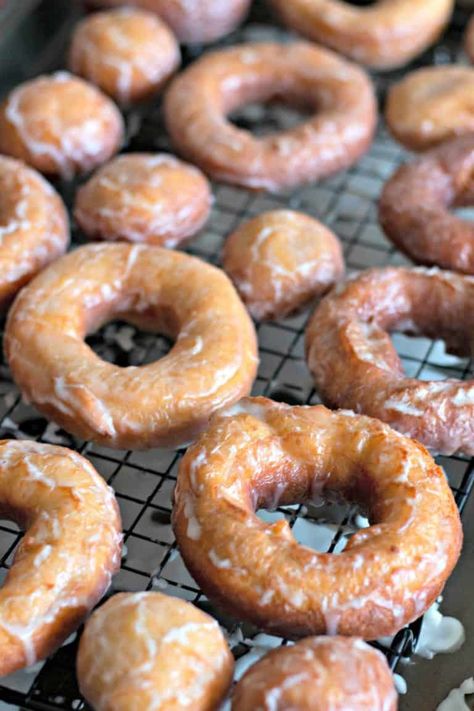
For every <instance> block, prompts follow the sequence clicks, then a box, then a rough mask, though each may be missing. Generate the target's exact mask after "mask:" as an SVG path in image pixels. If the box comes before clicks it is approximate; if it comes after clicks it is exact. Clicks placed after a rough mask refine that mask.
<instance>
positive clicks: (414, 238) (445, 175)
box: [379, 134, 474, 274]
mask: <svg viewBox="0 0 474 711" xmlns="http://www.w3.org/2000/svg"><path fill="white" fill-rule="evenodd" d="M473 178H474V134H472V135H468V136H462V137H461V138H454V139H452V140H451V141H447V142H445V143H442V144H441V145H440V146H438V147H437V148H433V149H432V150H431V151H430V152H428V153H426V154H425V155H423V156H422V157H421V158H419V159H418V160H416V161H414V162H413V163H409V164H407V165H404V166H402V167H401V168H399V170H397V171H396V173H395V174H394V175H393V176H392V178H391V179H390V180H389V181H388V182H387V183H386V185H385V187H384V189H383V192H382V196H381V198H380V205H379V219H380V224H381V225H382V227H383V229H384V230H385V233H386V234H387V235H388V237H390V239H391V240H392V241H393V242H394V243H395V244H396V245H397V247H398V248H399V249H401V250H402V251H403V252H405V253H406V254H408V256H409V257H411V258H412V259H413V260H414V261H415V262H420V263H422V264H437V265H439V266H440V267H444V268H446V269H453V270H455V271H460V272H465V273H467V274H474V224H473V223H472V222H469V221H468V220H463V219H460V218H459V217H457V216H456V215H452V214H451V213H450V212H449V209H450V208H451V207H453V206H459V205H469V204H471V205H472V204H474V179H473Z"/></svg>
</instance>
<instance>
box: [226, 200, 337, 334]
mask: <svg viewBox="0 0 474 711" xmlns="http://www.w3.org/2000/svg"><path fill="white" fill-rule="evenodd" d="M223 267H224V270H225V271H226V272H227V274H228V275H229V276H230V278H231V279H232V281H233V282H234V284H235V286H236V288H237V291H238V292H239V294H240V296H241V298H242V300H243V302H244V303H245V304H246V306H247V308H248V310H249V311H250V313H251V314H252V316H253V317H254V318H256V319H261V320H262V319H270V318H280V317H282V316H286V315H288V314H290V313H292V312H294V311H295V310H297V309H299V308H301V307H302V306H304V305H305V304H306V303H307V302H308V301H310V300H311V299H313V298H315V297H316V296H320V295H321V294H324V292H326V291H327V290H328V289H329V288H330V287H331V286H332V285H333V284H334V282H335V281H337V280H338V279H339V278H340V277H341V276H342V274H343V273H344V260H343V257H342V249H341V245H340V243H339V240H338V239H337V237H336V235H334V234H333V233H332V232H331V231H330V230H328V229H327V228H326V227H324V225H322V224H321V223H320V222H318V220H315V219H313V218H311V217H309V216H307V215H304V214H303V213H301V212H294V211H292V210H273V211H272V212H265V213H263V214H262V215H259V216H258V217H254V218H253V219H252V220H249V221H248V222H245V223H244V224H243V225H241V226H240V227H238V228H237V230H235V232H233V233H232V234H231V235H230V237H229V238H228V239H227V241H226V243H225V246H224V252H223Z"/></svg>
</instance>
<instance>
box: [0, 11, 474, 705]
mask: <svg viewBox="0 0 474 711" xmlns="http://www.w3.org/2000/svg"><path fill="white" fill-rule="evenodd" d="M79 12H80V10H79V5H78V4H77V3H76V4H74V3H72V2H71V0H44V1H43V2H42V3H39V4H38V5H37V7H36V8H35V10H34V11H33V12H32V13H31V14H30V15H29V16H28V17H27V19H26V20H24V21H23V23H21V24H20V26H19V27H18V31H17V32H16V34H14V35H11V34H10V36H9V37H7V38H5V37H4V36H3V42H2V35H1V34H0V67H1V68H2V71H1V74H0V81H1V85H0V94H3V93H5V92H6V91H7V89H9V88H10V87H11V86H12V85H13V84H14V83H15V82H17V81H20V80H23V79H25V78H26V77H28V76H33V75H35V74H38V73H40V72H41V71H47V70H50V69H53V68H56V67H60V66H62V62H63V56H64V48H65V46H66V42H67V37H68V35H69V32H70V29H71V27H72V25H73V23H74V21H75V20H76V18H77V16H78V15H79ZM466 19H467V13H466V12H464V11H462V10H458V11H457V12H456V15H455V17H454V19H453V22H452V25H451V27H450V29H449V30H448V32H447V33H446V35H445V37H444V38H443V39H442V40H441V41H440V42H439V44H438V45H437V46H436V47H435V48H434V49H432V50H430V51H428V52H427V53H426V54H425V55H424V56H423V57H422V58H421V59H418V60H417V62H416V64H415V65H414V66H421V65H429V64H433V63H449V62H452V61H456V60H459V59H462V53H461V50H460V45H461V37H462V30H463V28H464V25H465V22H466ZM45 27H47V31H46V30H45V29H44V28H45ZM289 37H291V34H290V33H288V32H287V31H286V30H284V29H283V28H281V27H279V26H278V25H277V24H276V22H275V21H274V18H272V17H271V14H270V11H269V10H268V8H267V7H266V6H265V4H264V3H263V2H259V1H258V0H257V1H256V2H255V3H254V7H253V10H252V13H251V16H250V18H249V20H248V22H247V23H246V24H245V25H244V27H242V28H241V29H240V30H239V31H237V32H236V33H234V35H232V36H231V37H229V38H226V40H225V41H224V42H222V43H221V45H222V44H227V45H228V44H232V43H235V42H239V41H246V40H265V39H275V38H278V39H286V38H289ZM12 43H13V46H14V47H15V52H14V56H15V57H16V58H19V57H23V60H22V61H21V62H16V64H15V71H13V72H4V71H3V68H4V67H5V66H6V61H7V56H11V46H12ZM201 51H202V50H201V49H200V48H193V49H192V50H186V51H185V53H184V54H185V56H184V61H185V62H189V61H190V60H192V59H194V58H195V57H196V56H198V55H199V54H200V53H201ZM25 57H28V61H25ZM405 71H406V70H405ZM402 73H403V72H400V71H399V72H392V73H389V74H379V75H374V80H375V84H376V87H377V91H378V94H379V97H380V102H381V104H383V100H384V93H385V90H386V88H387V87H388V86H389V85H390V83H391V82H393V81H394V80H396V79H397V78H399V76H400V75H401V74H402ZM233 119H234V120H235V121H236V123H238V124H239V125H240V126H243V127H246V128H249V129H251V130H254V131H255V132H257V133H263V132H268V131H272V130H273V131H274V130H278V129H279V128H282V127H285V126H287V125H289V123H291V122H293V121H294V120H295V115H294V112H292V111H288V110H287V109H284V108H282V107H279V106H266V107H262V106H251V107H247V108H246V109H245V110H243V111H241V112H239V114H238V115H236V116H235V117H233ZM126 120H127V125H128V143H127V146H126V150H129V151H136V150H152V151H153V150H170V146H169V143H168V141H167V137H166V131H165V129H164V126H163V124H162V121H161V109H160V105H159V102H157V103H155V104H153V105H151V106H148V107H147V108H145V109H141V110H139V111H132V112H131V113H129V114H128V115H127V116H126ZM406 157H407V155H406V153H405V152H404V151H403V149H401V148H400V147H399V146H398V145H397V144H396V143H394V141H393V140H392V139H391V138H390V137H389V136H388V134H387V132H386V130H385V129H384V127H383V125H381V126H380V128H379V131H378V134H377V137H376V140H375V142H374V144H373V146H372V148H371V150H370V151H369V152H368V153H367V155H366V156H364V157H363V158H362V159H361V160H360V161H359V162H358V164H357V165H355V166H354V167H353V168H351V169H350V170H348V171H346V172H343V173H340V174H338V175H336V176H334V177H333V178H330V179H328V180H324V181H321V182H320V183H318V184H315V185H311V186H307V187H304V188H301V189H300V190H298V191H296V192H292V193H290V194H286V195H269V194H265V193H255V192H249V191H247V190H244V189H239V188H234V187H229V186H224V185H218V184H216V185H214V195H215V204H214V208H213V211H212V216H211V219H210V221H209V222H208V224H207V225H206V226H205V228H204V229H203V230H202V232H201V234H200V235H199V236H198V237H197V238H196V239H194V240H193V241H192V242H191V243H190V244H189V245H188V247H187V251H189V252H190V253H192V254H195V255H198V256H199V257H201V258H203V259H205V260H207V261H210V262H212V263H217V264H218V263H219V255H220V251H221V247H222V244H223V241H224V238H225V236H226V235H228V234H229V233H230V232H231V231H232V230H233V229H234V228H235V227H236V226H237V225H238V224H240V223H241V222H242V221H243V220H246V219H248V218H250V217H252V216H253V215H256V214H258V213H260V212H262V211H264V210H270V209H275V208H281V207H290V208H294V209H300V210H302V211H304V212H306V213H308V214H310V215H314V216H315V217H317V218H318V219H320V220H322V221H323V222H324V223H325V224H327V225H328V226H329V227H330V228H332V229H333V230H334V231H335V232H336V234H337V235H338V236H339V237H340V239H341V240H342V243H343V246H344V254H345V259H346V264H347V269H348V271H354V270H361V269H364V268H367V267H370V266H382V265H402V264H408V263H409V262H408V261H407V260H406V259H405V258H404V257H403V256H402V255H401V254H400V253H399V252H398V251H397V250H396V249H395V248H394V247H393V246H392V245H391V243H390V242H389V241H388V240H387V239H386V237H385V236H384V235H383V233H382V231H381V229H380V227H379V226H378V222H377V210H376V202H377V196H378V194H379V192H380V189H381V186H382V185H383V183H384V181H385V180H386V178H387V177H388V176H389V175H390V174H391V173H392V172H393V170H394V169H395V168H396V166H398V165H399V164H400V163H401V162H402V161H403V160H404V159H406ZM56 187H57V188H58V189H59V190H60V192H61V193H62V194H63V197H64V199H65V201H66V203H67V204H68V205H69V206H70V205H71V200H72V197H73V195H74V190H75V186H74V185H71V184H67V183H57V184H56ZM82 241H83V239H82V237H81V235H80V234H79V233H78V231H77V229H75V228H73V242H74V243H75V244H78V243H81V242H82ZM308 315H309V312H308V311H306V312H304V313H303V314H300V315H298V316H296V317H294V318H289V319H285V320H281V321H277V322H272V323H265V324H257V331H258V337H259V346H260V358H261V363H260V367H259V371H258V377H257V380H256V382H255V385H254V389H253V392H254V394H255V395H266V396H268V397H272V398H274V399H276V400H282V401H285V402H288V403H291V404H313V403H317V402H319V400H318V397H317V394H316V392H315V390H314V388H313V383H312V379H311V376H310V374H309V371H308V369H307V367H306V364H305V360H304V354H303V340H304V327H305V323H306V321H307V318H308ZM393 340H394V343H395V346H396V348H397V350H398V352H399V353H400V355H401V358H402V361H403V363H404V366H405V369H406V372H407V374H408V375H410V376H412V377H417V378H420V379H442V378H445V377H456V378H469V377H472V370H473V365H472V363H471V361H470V360H466V359H459V358H456V357H453V356H451V355H448V354H446V352H445V350H444V346H443V343H442V342H441V341H431V340H430V339H427V338H421V337H417V338H408V337H406V336H404V335H403V334H398V333H395V334H393ZM88 343H89V344H90V346H91V347H92V348H93V349H94V350H95V351H96V352H97V353H99V354H100V355H101V356H102V357H103V358H105V359H107V360H110V361H113V362H115V363H117V364H119V365H123V366H125V365H129V364H130V365H139V364H142V363H147V362H150V361H153V360H155V359H157V358H159V357H160V356H162V355H164V354H165V353H166V352H167V351H168V350H169V348H170V346H171V344H170V343H169V341H168V340H167V339H165V338H163V337H161V336H159V335H150V334H146V333H142V332H139V331H137V329H135V328H134V327H132V326H130V325H128V324H123V323H116V322H114V323H111V324H108V325H106V326H105V327H103V328H102V329H101V330H100V331H99V332H98V333H96V334H94V335H92V336H91V337H89V338H88ZM0 437H2V438H4V437H13V438H17V439H22V438H27V439H36V440H39V441H43V442H49V443H52V444H62V445H65V446H68V447H72V448H74V449H77V450H78V451H79V452H81V453H82V454H84V455H86V456H87V457H88V458H89V459H90V460H91V462H92V463H93V465H94V466H95V467H96V468H97V469H98V471H99V472H100V473H101V474H102V475H103V476H104V477H105V479H106V480H107V481H108V482H109V483H110V484H111V485H112V486H113V488H114V489H115V492H116V494H117V498H118V501H119V504H120V508H121V511H122V517H123V525H124V534H125V551H124V557H123V562H122V569H121V571H120V573H119V574H118V575H117V576H116V578H115V579H114V581H113V585H112V590H111V593H113V592H116V591H123V590H128V591H136V590H161V591H164V592H166V593H167V594H170V595H176V596H178V597H182V598H185V599H186V600H190V601H192V602H194V603H196V604H197V605H199V606H201V607H202V608H203V609H205V610H207V611H209V612H211V613H212V614H214V615H215V616H216V617H217V618H218V619H219V621H220V622H221V624H222V625H223V626H224V627H225V628H226V629H227V631H228V632H229V635H230V638H231V640H232V641H233V646H234V653H235V656H236V657H237V658H239V657H242V656H243V655H245V654H246V653H248V651H249V650H250V649H252V645H253V644H254V642H253V641H252V640H254V638H255V635H256V634H257V632H258V630H256V629H253V628H252V627H250V626H249V625H246V624H243V625H239V624H238V622H237V621H235V620H230V619H229V618H227V617H225V616H222V615H221V614H220V613H219V611H218V610H216V609H214V607H213V606H212V605H211V604H210V603H209V601H207V600H206V598H205V597H204V595H203V594H202V593H201V592H200V591H199V589H198V588H197V587H196V584H195V583H194V581H193V580H192V578H191V577H190V575H189V574H188V572H187V571H186V569H185V567H184V564H183V562H182V560H181V557H180V555H179V552H178V550H177V546H176V543H175V540H174V536H173V533H172V530H171V525H170V513H171V495H172V491H173V487H174V484H175V480H176V473H177V467H178V462H179V459H180V456H181V454H182V453H181V452H179V451H174V450H150V451H146V452H134V451H117V450H111V449H107V448H104V447H99V446H97V445H94V444H92V443H87V442H82V441H78V440H77V439H75V438H73V437H71V436H70V435H68V434H67V433H66V432H64V431H63V430H61V429H59V428H58V427H56V426H55V425H54V424H52V423H48V421H47V420H45V419H44V418H43V417H41V416H40V415H39V414H38V413H37V412H36V411H35V410H34V408H32V407H31V406H29V405H27V404H25V403H24V402H22V400H21V398H20V396H19V393H18V390H17V388H16V387H15V385H14V383H13V382H12V379H11V375H10V373H9V370H8V367H7V366H6V365H5V364H4V363H2V364H0ZM438 461H439V463H440V464H441V465H442V466H443V467H444V469H445V471H446V474H447V476H448V477H449V481H450V484H451V486H452V488H453V492H454V494H455V496H456V500H457V503H458V505H459V507H460V509H461V511H462V515H463V522H464V530H465V535H466V542H465V546H464V553H463V556H462V558H461V560H460V562H459V564H458V567H457V569H456V571H455V572H454V575H453V576H452V578H451V580H450V581H449V583H448V585H447V588H446V591H445V595H444V601H443V605H442V610H443V612H445V614H449V615H453V616H456V617H458V618H459V619H461V621H462V622H463V624H464V626H465V628H466V633H467V639H466V642H465V644H464V646H463V647H462V649H461V650H460V651H458V652H457V653H454V654H446V655H439V656H437V657H435V659H433V660H432V661H426V660H424V659H420V658H419V657H416V656H413V655H412V652H413V648H414V646H415V644H416V640H417V638H418V635H419V633H420V628H421V624H422V622H421V620H419V621H417V622H415V623H413V624H412V625H410V626H409V627H407V628H405V629H404V630H402V631H401V632H400V633H399V634H398V635H397V636H396V638H395V639H394V641H393V642H392V644H391V646H390V647H384V651H385V653H386V655H387V658H388V660H389V663H390V665H391V667H392V669H393V670H395V671H397V672H398V673H401V674H402V675H403V677H404V678H405V679H406V681H407V684H408V693H407V694H406V695H405V696H401V697H400V708H401V710H402V711H414V710H415V709H416V711H433V709H435V708H436V706H437V704H438V703H440V702H441V700H442V699H443V698H445V696H446V695H447V693H448V692H449V690H450V689H451V688H453V687H455V686H459V684H460V683H461V682H462V681H463V680H464V679H465V678H467V677H468V676H471V675H472V674H473V672H474V667H473V666H472V664H473V660H474V614H473V613H472V609H471V593H470V591H471V590H472V587H473V585H474V566H473V565H472V563H469V560H468V557H469V553H471V554H472V550H473V543H474V496H472V497H469V495H470V493H471V490H472V487H473V484H474V467H473V460H470V459H468V458H465V457H462V456H455V457H449V458H448V457H438ZM353 513H354V512H352V511H350V510H349V509H344V508H341V507H335V506H326V507H322V508H315V507H314V506H311V505H309V506H297V507H286V508H278V509H277V510H276V511H275V512H266V513H265V514H264V515H265V516H266V517H267V518H270V519H275V518H278V517H280V518H281V517H283V516H284V517H286V518H287V519H288V521H289V523H290V525H291V527H292V529H293V532H294V534H295V536H296V538H297V539H299V540H301V539H304V541H305V543H306V544H309V545H313V546H314V547H317V548H318V549H319V550H331V551H333V550H335V551H338V550H340V549H341V547H342V545H343V542H344V537H345V535H347V533H348V530H349V528H350V524H351V521H352V520H353ZM20 536H21V533H20V532H19V531H18V529H17V527H16V526H15V525H14V524H12V523H10V522H5V521H1V522H0V576H1V577H0V581H1V580H2V579H3V578H4V576H5V574H6V572H7V569H8V567H9V565H10V564H11V562H12V557H13V554H14V551H15V547H16V545H17V543H18V541H19V538H20ZM261 639H262V638H260V637H259V638H258V640H259V641H260V640H261ZM265 642H268V643H270V644H280V643H283V640H281V641H280V640H277V639H275V638H274V639H273V640H272V639H268V638H266V639H265ZM76 646H77V635H73V637H72V638H70V639H69V640H67V641H66V643H65V644H64V645H63V646H62V647H61V648H60V649H59V650H58V651H57V652H56V653H55V654H54V655H52V657H51V658H49V659H48V660H46V661H45V662H42V663H40V664H37V665H36V666H35V667H33V668H32V669H29V670H26V671H22V672H18V673H16V674H13V675H11V676H10V677H6V678H4V679H1V680H0V711H1V710H2V709H11V708H21V709H36V710H38V711H40V710H41V711H53V709H63V710H66V709H67V710H70V709H75V710H79V709H85V708H87V706H86V705H85V704H84V702H83V701H82V700H81V698H80V694H79V692H78V689H77V684H76V679H75V672H74V661H75V653H76Z"/></svg>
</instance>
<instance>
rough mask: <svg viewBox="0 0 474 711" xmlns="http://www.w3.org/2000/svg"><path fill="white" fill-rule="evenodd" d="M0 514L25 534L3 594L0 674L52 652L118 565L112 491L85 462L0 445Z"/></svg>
mask: <svg viewBox="0 0 474 711" xmlns="http://www.w3.org/2000/svg"><path fill="white" fill-rule="evenodd" d="M0 509H1V513H2V518H11V519H13V520H15V521H17V522H18V523H19V524H20V526H22V527H24V528H25V529H26V533H25V536H24V538H23V539H22V541H21V542H20V543H19V545H18V548H17V550H16V553H15V558H14V561H13V565H12V566H11V568H10V570H9V572H8V575H7V577H6V580H5V582H4V583H3V585H2V587H1V588H0V648H1V650H2V655H1V658H0V676H4V675H5V674H9V673H10V672H12V671H15V670H16V669H21V668H22V667H25V666H27V665H30V664H34V663H35V662H36V661H37V660H38V659H43V658H44V657H46V656H47V655H48V654H50V653H51V652H52V651H53V650H54V649H56V647H58V646H59V645H60V644H61V642H63V641H64V640H65V639H66V638H67V637H68V636H69V634H70V633H71V632H72V631H73V630H74V629H75V628H76V627H78V625H79V623H80V622H81V620H82V619H83V617H84V616H85V615H86V614H87V613H88V612H89V610H90V609H91V608H92V607H93V606H94V605H95V604H96V602H98V600H100V598H101V597H102V596H103V594H104V593H105V591H106V590H107V588H108V587H109V584H110V580H111V577H112V575H113V574H114V573H115V572H116V571H117V570H118V568H119V567H120V552H121V542H122V535H121V523H120V515H119V512H118V506H117V503H116V501H115V497H114V495H113V492H112V489H110V488H109V487H108V486H107V485H106V484H105V482H104V480H103V479H102V477H100V476H99V474H97V472H96V471H95V469H94V467H93V466H92V465H91V464H90V463H89V462H88V461H87V460H86V459H84V458H83V457H81V456H79V454H76V452H72V451H71V450H69V449H64V448H63V447H53V446H51V445H46V444H38V443H36V442H27V441H21V442H17V441H14V440H3V441H1V442H0Z"/></svg>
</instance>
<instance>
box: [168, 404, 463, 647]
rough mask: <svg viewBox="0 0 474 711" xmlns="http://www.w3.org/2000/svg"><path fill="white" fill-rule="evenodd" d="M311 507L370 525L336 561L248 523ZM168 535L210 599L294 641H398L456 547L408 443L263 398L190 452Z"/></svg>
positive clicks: (273, 528) (430, 473) (431, 476)
mask: <svg viewBox="0 0 474 711" xmlns="http://www.w3.org/2000/svg"><path fill="white" fill-rule="evenodd" d="M319 496H322V497H323V498H325V497H328V496H329V497H334V496H337V497H338V498H339V497H342V498H344V499H346V500H347V501H349V502H351V503H355V504H359V506H361V507H363V509H364V510H365V511H367V513H368V516H369V519H370V522H371V524H372V525H371V526H370V527H369V528H366V529H363V530H361V531H359V532H358V533H356V534H355V535H354V536H353V537H352V538H351V539H350V541H349V543H348V545H347V547H346V548H345V549H344V550H343V552H342V553H340V554H330V553H317V552H316V551H314V550H312V549H310V548H307V547H306V546H301V545H299V544H298V543H297V541H296V540H295V538H294V537H293V534H292V532H291V530H290V528H289V525H288V522H287V521H286V520H279V521H277V522H275V523H272V524H269V523H267V522H265V521H262V520H261V519H260V518H258V517H257V515H256V514H255V511H257V510H258V509H260V508H272V509H273V508H275V507H276V506H286V505H289V504H296V503H303V502H307V501H309V500H314V499H315V498H317V497H319ZM173 526H174V531H175V534H176V539H177V542H178V546H179V549H180V552H181V555H182V556H183V559H184V562H185V563H186V566H187V568H188V569H189V572H190V573H191V575H192V576H193V577H194V578H195V580H196V581H197V582H198V584H199V585H200V587H201V589H202V591H203V592H204V593H205V594H206V595H207V596H208V597H209V598H211V599H213V600H214V601H215V602H216V603H217V604H218V605H219V606H220V607H222V608H223V609H224V610H226V611H227V612H229V613H230V614H231V615H233V616H234V617H236V618H238V619H241V620H249V621H251V622H252V623H254V624H255V625H257V626H258V627H259V628H261V629H264V630H267V631H269V632H271V633H276V634H280V635H282V636H285V637H290V638H291V637H304V636H306V635H310V634H324V633H327V634H331V635H334V634H342V635H357V636H360V637H364V638H365V639H375V638H377V637H380V636H384V635H392V634H395V632H396V631H397V630H399V629H400V628H401V627H403V625H405V624H406V623H408V622H410V621H412V620H414V619H416V618H417V617H419V616H420V615H421V614H422V613H423V612H424V611H425V610H426V609H427V608H428V607H429V606H430V604H431V603H432V602H433V601H434V600H435V599H436V598H437V596H438V595H439V593H440V591H441V590H442V588H443V586H444V584H445V582H446V579H447V578H448V576H449V574H450V572H451V570H452V569H453V567H454V565H455V563H456V561H457V559H458V556H459V551H460V546H461V540H462V529H461V523H460V519H459V513H458V510H457V508H456V504H455V502H454V498H453V495H452V493H451V490H450V488H449V485H448V483H447V480H446V477H445V475H444V473H443V471H442V470H441V469H440V468H439V467H437V466H436V464H435V462H434V461H433V459H432V458H431V457H430V455H429V454H428V453H427V452H426V450H425V449H424V448H423V447H422V446H421V445H419V444H418V443H417V442H413V441H411V440H410V439H408V438H405V437H402V436H401V435H399V434H398V433H397V432H395V431H393V430H391V429H390V428H389V427H388V426H387V425H384V424H383V423H381V422H379V421H378V420H372V419H369V418H367V417H362V416H356V415H354V413H352V412H331V411H330V410H326V408H325V407H323V406H322V405H319V406H315V407H290V406H289V405H283V404H281V403H275V402H272V401H271V400H267V399H265V398H254V399H252V398H249V399H244V400H243V401H242V402H241V403H238V404H237V405H235V406H234V407H233V408H228V410H227V411H226V410H224V411H222V412H221V413H218V414H217V415H216V416H215V418H214V419H213V420H212V422H211V425H210V427H209V429H208V430H207V431H206V432H205V433H204V434H203V435H202V436H201V437H200V439H199V440H198V441H197V442H196V443H195V444H194V445H193V446H191V447H190V448H189V449H188V451H187V452H186V454H185V456H184V458H183V459H182V460H181V462H180V467H179V474H178V483H177V486H176V490H175V504H174V508H173Z"/></svg>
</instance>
